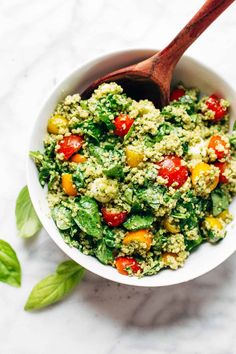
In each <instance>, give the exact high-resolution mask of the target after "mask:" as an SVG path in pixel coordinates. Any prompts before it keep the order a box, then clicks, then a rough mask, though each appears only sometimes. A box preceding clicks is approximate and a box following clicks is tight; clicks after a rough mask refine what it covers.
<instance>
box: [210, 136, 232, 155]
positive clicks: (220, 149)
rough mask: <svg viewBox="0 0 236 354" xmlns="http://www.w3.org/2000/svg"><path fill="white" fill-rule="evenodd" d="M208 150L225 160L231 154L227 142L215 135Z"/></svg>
mask: <svg viewBox="0 0 236 354" xmlns="http://www.w3.org/2000/svg"><path fill="white" fill-rule="evenodd" d="M208 148H210V149H212V150H214V152H215V154H216V156H217V158H218V159H223V158H224V157H226V156H227V155H228V154H229V148H228V147H227V142H226V141H225V140H224V139H223V138H222V137H221V136H220V135H213V136H212V137H211V139H210V141H209V144H208Z"/></svg>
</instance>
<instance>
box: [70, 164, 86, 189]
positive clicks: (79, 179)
mask: <svg viewBox="0 0 236 354" xmlns="http://www.w3.org/2000/svg"><path fill="white" fill-rule="evenodd" d="M72 178H73V183H74V184H75V186H76V188H77V189H80V188H83V187H84V174H83V172H82V171H81V169H80V167H78V168H77V170H76V171H75V172H74V173H73V176H72Z"/></svg>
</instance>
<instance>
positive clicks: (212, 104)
mask: <svg viewBox="0 0 236 354" xmlns="http://www.w3.org/2000/svg"><path fill="white" fill-rule="evenodd" d="M206 105H207V108H208V109H210V110H211V111H213V112H214V113H215V117H214V121H216V122H217V121H219V120H221V119H222V118H223V117H224V116H225V115H226V113H227V111H228V109H227V108H226V107H223V106H222V105H221V104H220V99H219V97H217V96H216V95H211V96H210V97H209V98H208V99H207V100H206Z"/></svg>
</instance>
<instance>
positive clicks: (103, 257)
mask: <svg viewBox="0 0 236 354" xmlns="http://www.w3.org/2000/svg"><path fill="white" fill-rule="evenodd" d="M95 255H96V257H97V258H98V260H99V261H100V262H101V263H103V264H111V263H112V262H113V260H114V256H113V254H112V250H111V249H110V248H109V247H107V245H106V243H105V241H104V240H100V241H99V242H98V246H97V248H96V250H95Z"/></svg>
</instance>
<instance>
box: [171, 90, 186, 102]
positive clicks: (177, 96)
mask: <svg viewBox="0 0 236 354" xmlns="http://www.w3.org/2000/svg"><path fill="white" fill-rule="evenodd" d="M184 95H185V90H184V89H181V88H175V89H174V90H173V91H172V92H171V94H170V101H178V100H179V99H180V97H182V96H184Z"/></svg>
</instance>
